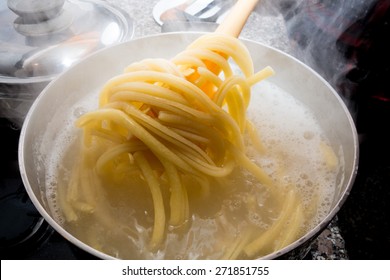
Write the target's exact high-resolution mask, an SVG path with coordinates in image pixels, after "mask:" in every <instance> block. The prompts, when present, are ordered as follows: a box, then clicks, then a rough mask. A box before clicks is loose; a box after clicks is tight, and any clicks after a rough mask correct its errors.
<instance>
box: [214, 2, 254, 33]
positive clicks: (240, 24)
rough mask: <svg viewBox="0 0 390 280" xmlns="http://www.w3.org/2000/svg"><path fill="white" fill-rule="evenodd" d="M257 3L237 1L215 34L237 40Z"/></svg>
mask: <svg viewBox="0 0 390 280" xmlns="http://www.w3.org/2000/svg"><path fill="white" fill-rule="evenodd" d="M257 2H259V0H238V1H237V3H236V4H235V5H234V6H233V8H232V9H231V10H230V12H229V13H228V14H227V16H226V17H225V19H224V20H223V22H222V23H221V24H220V25H219V26H218V28H217V29H216V30H215V32H216V33H222V34H225V35H231V36H234V37H236V38H238V36H239V35H240V33H241V30H242V29H243V28H244V26H245V23H246V21H247V19H248V17H249V15H250V14H251V13H252V11H253V9H254V8H255V6H256V4H257Z"/></svg>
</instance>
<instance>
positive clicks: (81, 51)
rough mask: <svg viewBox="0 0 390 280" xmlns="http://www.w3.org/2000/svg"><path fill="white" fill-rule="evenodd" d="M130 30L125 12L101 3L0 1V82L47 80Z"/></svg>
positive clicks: (90, 0)
mask: <svg viewBox="0 0 390 280" xmlns="http://www.w3.org/2000/svg"><path fill="white" fill-rule="evenodd" d="M133 34H134V24H133V21H132V19H131V18H130V17H129V15H128V14H127V13H126V12H124V11H123V10H121V9H119V8H117V7H113V6H111V5H110V4H108V3H106V2H103V1H95V0H0V83H5V84H24V83H32V82H44V81H49V80H51V79H52V78H54V77H55V76H56V75H57V74H59V73H61V72H62V71H64V70H65V69H66V68H68V67H69V66H70V65H72V64H73V63H74V62H76V61H79V60H80V59H82V58H84V57H85V56H86V55H88V54H90V53H92V52H94V51H96V50H98V49H101V48H104V47H106V46H109V45H112V44H115V43H118V42H122V41H127V40H129V39H131V38H132V37H133Z"/></svg>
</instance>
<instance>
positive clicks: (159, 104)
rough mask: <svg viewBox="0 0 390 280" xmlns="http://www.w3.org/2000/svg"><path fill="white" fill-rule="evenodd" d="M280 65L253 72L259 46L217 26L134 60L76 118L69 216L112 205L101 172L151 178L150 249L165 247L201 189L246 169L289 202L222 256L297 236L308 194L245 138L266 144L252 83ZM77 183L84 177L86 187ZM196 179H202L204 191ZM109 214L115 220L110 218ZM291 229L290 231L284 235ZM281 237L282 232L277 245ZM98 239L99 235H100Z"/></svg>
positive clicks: (257, 251) (115, 181) (267, 248)
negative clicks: (286, 184) (169, 52)
mask: <svg viewBox="0 0 390 280" xmlns="http://www.w3.org/2000/svg"><path fill="white" fill-rule="evenodd" d="M232 64H235V65H237V66H238V70H237V69H234V68H232ZM271 75H273V70H272V68H270V67H266V68H264V69H262V70H260V71H259V72H257V73H255V72H254V67H253V65H252V60H251V57H250V54H249V52H248V50H247V49H246V47H245V46H244V45H243V44H242V43H241V42H240V41H239V40H238V39H236V38H233V37H230V36H226V35H218V34H210V35H204V36H201V37H200V38H199V39H198V40H196V41H195V42H193V43H192V44H190V45H189V46H188V48H187V49H186V50H184V51H183V52H181V53H180V54H178V55H177V56H175V57H174V58H173V59H171V60H165V59H146V60H143V61H140V62H137V63H133V64H131V65H129V66H128V67H127V68H126V69H125V71H124V73H122V74H120V75H118V76H116V77H114V78H112V79H111V80H110V81H108V82H107V83H106V84H105V85H104V87H103V88H102V90H101V93H100V96H99V98H100V99H99V108H98V109H97V110H95V111H92V112H88V113H86V114H84V115H83V116H81V117H80V118H79V119H78V120H77V122H76V125H77V127H79V128H81V129H82V131H83V142H82V144H81V149H80V154H81V158H83V159H84V160H80V163H78V164H77V165H76V168H75V169H74V171H72V174H71V179H70V180H69V186H68V192H67V197H68V201H67V202H65V201H61V204H62V205H63V211H64V213H65V217H66V219H67V220H69V222H74V221H76V220H77V215H76V214H75V211H76V210H77V209H82V210H83V211H84V212H85V215H88V213H95V214H96V213H102V211H105V210H104V209H105V208H99V207H103V206H100V203H99V202H98V201H97V197H99V199H102V191H103V190H101V189H103V188H104V187H103V186H101V185H99V189H98V190H97V191H93V189H94V188H95V186H94V185H96V184H101V183H97V182H96V181H97V180H100V181H104V182H107V181H108V182H111V185H112V186H110V188H113V187H114V186H118V187H121V186H123V185H128V187H129V188H137V185H143V184H145V185H147V186H148V187H149V191H150V194H151V198H152V203H153V211H154V213H153V221H154V222H153V227H152V229H151V233H150V235H149V249H150V250H151V252H156V251H157V250H159V249H161V248H162V247H163V246H165V245H164V243H165V242H166V238H167V235H168V234H169V233H170V232H171V231H172V229H171V228H173V229H177V228H182V229H183V228H184V229H183V230H184V231H185V228H186V224H188V223H190V222H191V215H192V213H191V207H192V206H191V205H192V203H193V201H194V200H195V199H209V200H218V197H215V198H212V197H210V196H211V193H213V188H214V184H215V182H223V180H224V179H225V178H227V177H228V176H233V175H232V174H233V172H236V170H238V169H244V170H246V171H247V172H249V173H250V174H251V175H252V176H253V177H254V178H256V180H257V181H258V182H259V183H260V184H261V185H262V186H263V187H264V188H265V189H268V190H269V195H270V196H272V199H273V200H274V201H275V202H276V204H277V205H279V206H280V207H279V208H275V209H277V210H275V211H277V212H278V217H279V219H278V220H277V221H275V222H274V224H272V225H270V227H269V228H268V229H266V230H263V232H262V233H261V231H260V232H259V233H256V231H255V228H254V227H253V226H248V227H247V228H246V229H245V228H244V229H243V230H244V231H245V233H244V234H243V235H242V236H241V237H240V238H238V239H237V240H236V241H235V242H234V243H233V244H232V246H231V247H229V248H228V249H227V251H226V252H225V253H224V255H223V256H222V257H223V258H229V259H230V258H243V257H244V258H253V257H256V256H259V255H261V254H266V253H269V252H271V251H272V250H274V249H279V248H281V247H283V246H285V245H288V244H289V243H290V242H292V241H294V240H296V238H297V237H298V236H299V234H300V228H301V226H302V225H301V224H302V216H303V215H302V208H301V207H300V206H299V203H300V200H299V196H298V195H297V194H296V193H295V192H294V191H288V192H287V194H284V191H281V190H282V189H283V188H282V187H280V186H277V184H278V182H277V181H276V180H274V179H272V178H271V177H270V176H269V175H268V174H267V172H266V171H264V170H263V169H262V168H260V167H259V166H258V165H257V164H256V163H255V162H253V161H252V160H251V159H250V158H249V157H248V156H247V154H246V147H245V141H244V136H245V134H249V135H250V137H249V139H251V141H252V145H253V146H254V147H255V148H256V149H257V151H258V152H260V154H261V153H263V152H264V146H263V145H262V143H261V139H260V137H259V136H258V135H257V132H256V128H255V127H254V125H253V124H252V123H251V122H250V121H249V120H248V119H247V117H246V110H247V108H248V106H249V103H250V89H251V87H252V86H253V85H254V84H256V83H258V82H260V81H261V80H263V79H266V78H267V77H269V76H271ZM327 154H329V153H327ZM91 176H92V177H93V176H95V177H96V178H91ZM77 184H82V185H83V187H80V188H79V189H77V187H76V186H77ZM189 185H191V186H192V187H193V188H199V192H198V193H199V194H200V195H199V198H195V197H194V196H195V195H194V193H196V191H195V190H192V189H190V187H189ZM220 185H223V183H221V184H220ZM166 186H168V189H167V187H166ZM166 193H168V195H166ZM62 195H63V194H61V196H62ZM253 205H254V204H253V202H252V206H253ZM252 206H247V207H252ZM104 207H108V206H104ZM98 208H99V209H98ZM252 208H253V207H252ZM102 209H103V210H102ZM107 211H108V212H109V211H110V210H107ZM290 214H293V219H292V220H291V221H290V223H288V222H287V221H288V217H289V215H290ZM105 217H106V216H105ZM102 219H103V218H102ZM104 223H105V224H109V218H104ZM286 225H287V226H288V228H287V229H286V228H285V226H286ZM283 231H284V232H287V233H288V234H287V235H285V236H282V237H280V236H279V235H280V233H281V232H283ZM258 234H260V236H258ZM274 239H278V240H279V241H278V243H277V245H275V246H274V245H272V244H273V243H272V242H273V240H274ZM91 243H93V244H98V241H97V240H96V236H95V237H94V239H93V240H92V241H91ZM190 245H191V244H190V243H189V245H188V246H190ZM99 246H100V245H99Z"/></svg>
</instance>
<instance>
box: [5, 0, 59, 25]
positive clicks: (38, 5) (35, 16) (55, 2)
mask: <svg viewBox="0 0 390 280" xmlns="http://www.w3.org/2000/svg"><path fill="white" fill-rule="evenodd" d="M64 3H65V0H8V1H7V4H8V8H9V9H10V10H12V11H13V12H14V13H15V14H17V15H18V16H20V17H22V18H23V21H24V22H26V23H27V22H28V23H32V22H40V21H45V20H48V19H50V18H53V17H55V16H56V15H57V14H58V13H59V12H60V11H61V9H62V6H63V5H64Z"/></svg>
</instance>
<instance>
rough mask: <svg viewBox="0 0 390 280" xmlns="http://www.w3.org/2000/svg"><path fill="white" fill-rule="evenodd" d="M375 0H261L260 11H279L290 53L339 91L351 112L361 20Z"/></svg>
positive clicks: (258, 10) (361, 30)
mask: <svg viewBox="0 0 390 280" xmlns="http://www.w3.org/2000/svg"><path fill="white" fill-rule="evenodd" d="M377 2H379V1H378V0H350V1H344V0H336V1H330V0H263V1H262V2H261V5H259V6H258V7H257V12H258V13H260V14H265V15H266V14H269V13H271V14H278V13H280V14H282V16H283V18H284V21H285V25H286V29H287V36H288V38H289V42H290V44H291V51H292V54H293V55H294V56H295V57H297V58H298V59H300V60H301V61H303V62H304V63H305V64H307V65H309V66H310V67H312V68H313V69H314V70H316V71H317V72H318V73H319V74H320V75H322V76H323V77H324V78H325V80H327V81H328V82H329V83H330V84H331V85H332V86H333V87H334V88H335V89H336V91H338V93H339V94H340V96H341V97H342V98H343V99H344V102H345V103H346V105H347V106H348V107H349V109H350V111H351V113H352V114H353V115H355V114H356V110H357V108H356V104H355V103H356V100H355V99H356V94H355V90H356V87H357V83H358V82H359V78H358V77H356V76H355V77H351V76H353V73H356V72H358V70H357V69H358V63H359V61H358V57H357V56H356V53H354V48H356V47H358V48H361V47H362V46H361V45H359V44H361V40H360V39H361V37H362V36H363V32H364V24H365V21H366V19H367V17H368V16H369V13H370V12H371V11H372V8H373V6H374V5H375V4H376V3H377Z"/></svg>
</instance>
